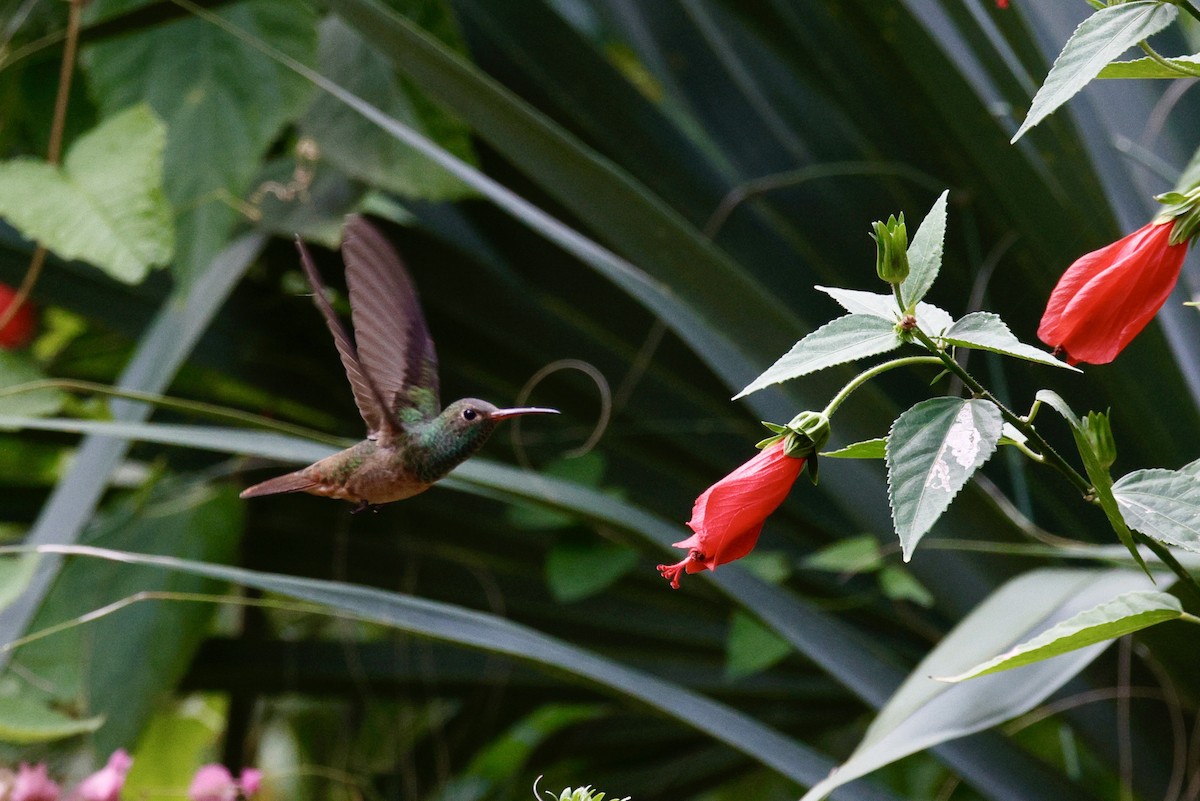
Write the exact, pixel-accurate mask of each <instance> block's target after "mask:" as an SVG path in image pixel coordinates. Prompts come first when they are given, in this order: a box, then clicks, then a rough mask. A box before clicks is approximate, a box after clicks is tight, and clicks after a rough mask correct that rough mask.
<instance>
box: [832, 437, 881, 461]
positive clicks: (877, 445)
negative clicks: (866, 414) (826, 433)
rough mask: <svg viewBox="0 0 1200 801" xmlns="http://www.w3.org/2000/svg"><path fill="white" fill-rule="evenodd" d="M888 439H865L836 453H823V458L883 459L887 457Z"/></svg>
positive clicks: (839, 449)
mask: <svg viewBox="0 0 1200 801" xmlns="http://www.w3.org/2000/svg"><path fill="white" fill-rule="evenodd" d="M886 451H887V437H876V438H875V439H865V440H863V441H862V442H856V443H854V444H853V445H847V446H846V447H844V448H838V449H837V450H836V451H822V452H821V454H820V455H821V456H831V457H833V458H834V459H882V458H884V457H885V456H887V452H886Z"/></svg>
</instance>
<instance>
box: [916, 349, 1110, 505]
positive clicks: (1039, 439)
mask: <svg viewBox="0 0 1200 801" xmlns="http://www.w3.org/2000/svg"><path fill="white" fill-rule="evenodd" d="M912 333H913V336H914V337H916V339H917V341H919V342H920V343H921V344H922V345H924V346H925V347H926V348H928V349H929V350H930V351H931V352H932V353H936V354H937V357H938V359H939V360H940V361H941V363H942V364H944V365H945V366H946V369H947V370H949V371H950V372H952V373H954V375H956V376H958V378H959V379H960V380H961V381H962V382H963V384H964V385H965V386H967V387H968V388H969V389H970V390H971V391H972V392H973V393H975V394H976V395H977V396H979V397H981V398H986V399H987V400H989V401H991V402H992V403H994V404H996V408H997V409H999V410H1000V415H1001V416H1002V417H1003V418H1004V420H1005V421H1006V422H1008V423H1009V424H1011V425H1012V427H1013V428H1015V429H1017V430H1018V431H1020V432H1021V433H1022V434H1024V435H1025V436H1026V437H1027V438H1028V439H1029V440H1030V441H1031V442H1032V443H1033V444H1034V446H1035V447H1036V449H1037V451H1038V452H1039V453H1041V455H1042V460H1043V462H1044V463H1045V464H1048V465H1050V466H1051V467H1053V468H1054V469H1056V470H1058V472H1060V473H1062V474H1063V475H1064V476H1066V478H1067V480H1068V481H1070V482H1071V483H1072V484H1074V485H1075V486H1076V487H1077V488H1078V489H1079V491H1080V492H1081V493H1083V494H1084V495H1087V494H1088V492H1090V491H1091V489H1092V484H1091V482H1090V481H1088V480H1087V479H1086V478H1084V477H1083V476H1082V475H1080V474H1079V471H1077V470H1076V469H1075V468H1073V467H1071V465H1070V463H1068V462H1067V460H1066V459H1064V458H1063V457H1062V455H1061V454H1059V452H1058V451H1056V450H1054V448H1053V447H1051V445H1050V443H1049V442H1047V441H1046V440H1045V438H1044V437H1043V436H1042V435H1041V434H1039V433H1038V430H1037V429H1036V428H1034V427H1033V426H1032V425H1030V424H1029V421H1028V420H1025V419H1024V418H1022V417H1021V416H1020V415H1018V414H1017V413H1015V412H1013V411H1012V410H1011V409H1009V408H1008V407H1007V406H1005V405H1004V404H1003V403H1001V402H1000V400H999V399H998V398H996V396H995V395H993V394H992V393H991V392H990V391H989V390H988V389H987V388H986V387H984V386H983V384H980V383H979V382H978V381H977V380H975V376H973V375H971V374H970V373H968V372H967V371H966V369H965V368H964V367H963V366H962V365H961V364H959V363H958V362H956V361H955V360H954V359H953V358H952V357H951V356H950V354H949V353H947V352H946V351H945V350H943V349H942V348H939V347H938V346H937V343H936V342H934V341H933V340H932V339H931V338H930V337H929V335H928V334H926V333H925V332H924V331H922V330H921V329H920V328H914V329H913V330H912Z"/></svg>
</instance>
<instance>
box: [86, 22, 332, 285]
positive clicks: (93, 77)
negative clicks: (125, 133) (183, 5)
mask: <svg viewBox="0 0 1200 801" xmlns="http://www.w3.org/2000/svg"><path fill="white" fill-rule="evenodd" d="M127 5H129V2H128V0H96V2H94V3H92V4H91V7H90V8H89V13H90V14H91V16H92V17H93V18H97V17H103V16H106V15H108V14H110V13H112V12H113V11H114V10H117V9H122V8H123V7H125V6H127ZM213 13H215V14H216V15H217V16H219V17H220V18H221V19H223V20H225V21H226V22H227V23H229V24H231V25H233V26H236V27H237V28H239V29H241V30H242V31H245V32H246V33H247V34H248V35H250V36H252V37H254V38H256V39H258V40H260V41H262V42H264V43H266V44H267V45H269V46H270V47H273V48H275V49H277V50H280V51H282V52H283V53H284V54H286V55H287V56H289V57H291V58H293V59H295V60H296V61H298V62H300V63H302V64H306V65H311V64H312V63H313V62H314V61H315V59H316V14H315V11H314V8H313V6H312V5H310V4H308V3H306V2H304V1H303V0H248V2H239V3H233V4H230V5H225V6H223V7H221V8H219V9H216V10H215V11H214V12H213ZM83 57H84V60H85V63H86V64H87V66H88V72H87V75H88V78H89V81H90V84H91V89H92V94H93V95H94V96H95V98H96V100H97V101H98V102H99V104H100V106H101V108H102V109H103V110H104V111H105V112H106V113H109V114H111V113H113V112H114V111H115V110H117V109H122V108H125V107H126V106H128V105H130V104H133V103H141V102H145V103H149V104H150V106H151V107H152V108H153V109H154V111H155V112H156V113H157V114H158V116H159V117H161V118H162V119H163V120H164V121H165V122H166V124H167V142H166V157H165V158H166V187H165V189H166V195H167V198H168V199H169V200H170V201H171V204H172V205H173V206H174V207H175V209H176V210H178V212H179V217H178V220H177V224H178V228H177V231H176V234H177V245H178V246H177V249H176V260H175V263H174V265H173V267H174V271H175V274H176V275H177V276H178V277H181V278H183V277H189V278H190V277H192V276H194V275H195V274H197V273H198V272H199V271H200V270H201V269H202V268H204V267H206V266H207V265H208V263H209V262H210V261H212V259H213V258H214V257H215V256H216V255H217V253H218V252H219V251H220V250H221V248H223V247H224V246H225V245H226V244H227V240H228V238H229V235H230V233H231V232H232V230H233V227H234V225H235V224H236V223H237V221H238V214H237V211H236V210H235V205H236V204H237V203H238V202H239V201H240V200H241V199H243V198H244V197H245V196H246V195H247V193H248V192H249V190H250V189H251V188H252V186H251V183H252V181H253V180H254V178H255V176H256V175H257V174H258V171H259V168H260V163H261V160H262V157H263V155H264V154H265V153H266V151H267V148H268V147H269V146H270V145H271V144H272V143H273V142H274V141H275V139H276V138H277V137H278V135H279V132H280V131H281V130H282V128H283V126H284V125H285V124H286V123H287V122H288V121H290V120H292V119H294V118H295V117H296V116H298V115H299V114H300V113H301V112H302V111H303V110H304V107H305V105H306V104H307V102H308V98H309V97H310V95H311V92H312V88H311V86H310V85H309V83H308V81H307V80H305V79H304V78H303V77H302V76H300V75H297V74H296V72H295V71H293V70H292V69H290V68H288V67H285V66H283V65H281V64H278V63H276V62H275V61H273V60H271V59H270V58H269V57H268V56H266V55H265V54H263V53H262V52H260V51H259V50H258V49H257V48H256V47H255V46H253V45H251V44H249V43H248V42H244V41H242V40H241V39H239V38H236V37H234V36H232V35H230V34H229V33H228V32H227V31H224V30H221V29H220V28H218V27H217V26H215V25H213V24H212V23H210V22H207V21H205V20H203V19H200V18H198V17H191V16H189V17H186V18H183V19H178V20H174V21H172V22H168V23H166V24H164V25H158V26H155V27H152V28H148V29H145V30H142V31H139V32H136V33H132V34H130V35H127V36H121V37H118V38H114V39H112V40H111V41H104V42H98V43H96V44H94V45H90V46H89V47H88V48H86V50H85V51H84V53H83ZM148 65H153V67H152V68H148Z"/></svg>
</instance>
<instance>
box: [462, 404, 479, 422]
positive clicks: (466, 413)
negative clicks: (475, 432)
mask: <svg viewBox="0 0 1200 801" xmlns="http://www.w3.org/2000/svg"><path fill="white" fill-rule="evenodd" d="M478 416H479V412H477V411H475V410H474V409H472V408H471V407H470V406H468V407H467V408H465V409H463V410H462V419H464V420H466V421H467V422H468V423H469V422H471V421H472V420H474V419H475V418H476V417H478Z"/></svg>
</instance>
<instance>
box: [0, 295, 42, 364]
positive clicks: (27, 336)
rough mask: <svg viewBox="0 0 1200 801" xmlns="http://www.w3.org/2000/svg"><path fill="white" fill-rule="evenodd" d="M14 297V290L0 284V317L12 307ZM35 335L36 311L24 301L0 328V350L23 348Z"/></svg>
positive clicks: (30, 304)
mask: <svg viewBox="0 0 1200 801" xmlns="http://www.w3.org/2000/svg"><path fill="white" fill-rule="evenodd" d="M16 296H17V292H16V290H14V289H13V288H12V287H10V286H8V285H7V284H0V315H3V314H4V313H5V312H6V311H8V307H9V306H11V305H12V302H13V299H14V298H15V297H16ZM35 333H37V311H36V310H35V309H34V307H33V304H32V303H30V302H29V301H25V302H24V303H22V304H21V308H19V309H17V313H16V314H15V315H13V318H12V319H11V320H9V321H8V324H7V325H5V326H4V328H0V349H2V350H17V349H18V348H23V347H25V346H26V345H28V344H29V341H30V340H32V339H33V335H34V334H35Z"/></svg>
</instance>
